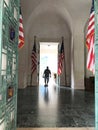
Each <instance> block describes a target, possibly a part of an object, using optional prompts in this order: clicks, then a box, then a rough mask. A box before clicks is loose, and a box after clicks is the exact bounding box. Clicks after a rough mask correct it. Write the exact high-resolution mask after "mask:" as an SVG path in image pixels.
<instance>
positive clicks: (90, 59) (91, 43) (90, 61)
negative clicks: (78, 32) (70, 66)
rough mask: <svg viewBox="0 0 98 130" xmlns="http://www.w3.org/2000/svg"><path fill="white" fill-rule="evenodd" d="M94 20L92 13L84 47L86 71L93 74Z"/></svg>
mask: <svg viewBox="0 0 98 130" xmlns="http://www.w3.org/2000/svg"><path fill="white" fill-rule="evenodd" d="M94 24H95V20H94V11H93V12H91V14H90V18H89V24H88V30H87V36H86V45H87V48H88V57H87V69H89V70H90V71H92V72H93V73H94V72H95V52H94V32H95V25H94Z"/></svg>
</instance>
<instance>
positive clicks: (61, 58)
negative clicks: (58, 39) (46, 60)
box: [58, 40, 64, 75]
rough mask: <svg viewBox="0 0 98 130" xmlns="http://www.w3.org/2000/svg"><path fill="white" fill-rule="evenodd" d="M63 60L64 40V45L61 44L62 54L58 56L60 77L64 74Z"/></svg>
mask: <svg viewBox="0 0 98 130" xmlns="http://www.w3.org/2000/svg"><path fill="white" fill-rule="evenodd" d="M63 60H64V42H63V40H62V44H61V47H60V53H59V56H58V75H60V74H61V73H62V69H63Z"/></svg>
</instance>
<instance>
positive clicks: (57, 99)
mask: <svg viewBox="0 0 98 130" xmlns="http://www.w3.org/2000/svg"><path fill="white" fill-rule="evenodd" d="M94 123H95V110H94V93H93V92H87V91H83V90H73V89H70V88H67V87H61V86H60V87H58V86H56V85H52V84H50V85H49V86H48V87H45V86H44V85H41V86H39V87H30V86H29V87H27V88H25V89H19V90H18V115H17V127H26V128H27V127H94V126H95V124H94Z"/></svg>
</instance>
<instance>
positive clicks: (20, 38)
mask: <svg viewBox="0 0 98 130" xmlns="http://www.w3.org/2000/svg"><path fill="white" fill-rule="evenodd" d="M23 46H24V30H23V19H22V15H21V13H20V18H19V44H18V47H19V48H22V47H23Z"/></svg>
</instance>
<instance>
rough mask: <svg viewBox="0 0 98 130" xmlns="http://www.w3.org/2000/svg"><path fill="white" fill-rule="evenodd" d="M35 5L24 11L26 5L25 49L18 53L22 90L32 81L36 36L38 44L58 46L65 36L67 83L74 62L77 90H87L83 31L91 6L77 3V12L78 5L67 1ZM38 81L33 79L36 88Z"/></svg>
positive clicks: (47, 0) (62, 78)
mask: <svg viewBox="0 0 98 130" xmlns="http://www.w3.org/2000/svg"><path fill="white" fill-rule="evenodd" d="M32 1H34V3H35V5H36V6H35V7H34V5H33V7H34V8H32V9H31V8H30V9H29V10H26V9H24V7H25V6H26V5H23V11H24V18H25V21H24V25H25V47H24V48H23V49H22V50H21V51H20V52H19V55H20V56H19V77H20V78H19V87H26V86H27V85H28V84H29V81H30V73H31V51H32V46H33V41H34V39H33V38H34V35H36V36H37V44H38V42H39V41H55V42H58V41H60V39H61V37H62V36H64V41H65V42H64V44H65V57H66V63H67V66H66V72H67V74H66V75H67V82H68V84H69V85H70V84H71V82H72V78H71V75H72V73H71V72H72V70H71V62H72V60H71V59H73V73H74V82H73V84H74V88H75V89H84V74H85V72H84V70H85V66H84V47H85V41H84V28H85V24H86V21H87V18H88V17H89V8H90V2H87V1H85V2H83V1H82V2H80V1H77V8H76V4H74V3H72V1H69V2H68V1H67V0H66V1H64V0H62V2H61V1H60V0H56V1H51V0H50V1H49V0H46V1H44V0H42V1H41V2H40V0H39V1H38V3H36V2H35V0H32ZM23 2H24V1H23ZM23 2H22V3H23ZM47 2H48V3H47ZM79 3H80V4H79ZM37 4H38V5H37ZM84 7H85V8H84ZM81 10H82V11H81ZM29 11H31V13H30V14H29ZM28 14H29V15H28ZM72 45H73V46H72ZM72 48H73V50H71V49H72ZM71 52H72V54H71ZM64 75H65V73H63V75H62V77H61V84H62V85H64V80H65V78H64ZM36 77H37V75H34V77H33V80H34V82H33V83H34V85H36Z"/></svg>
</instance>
